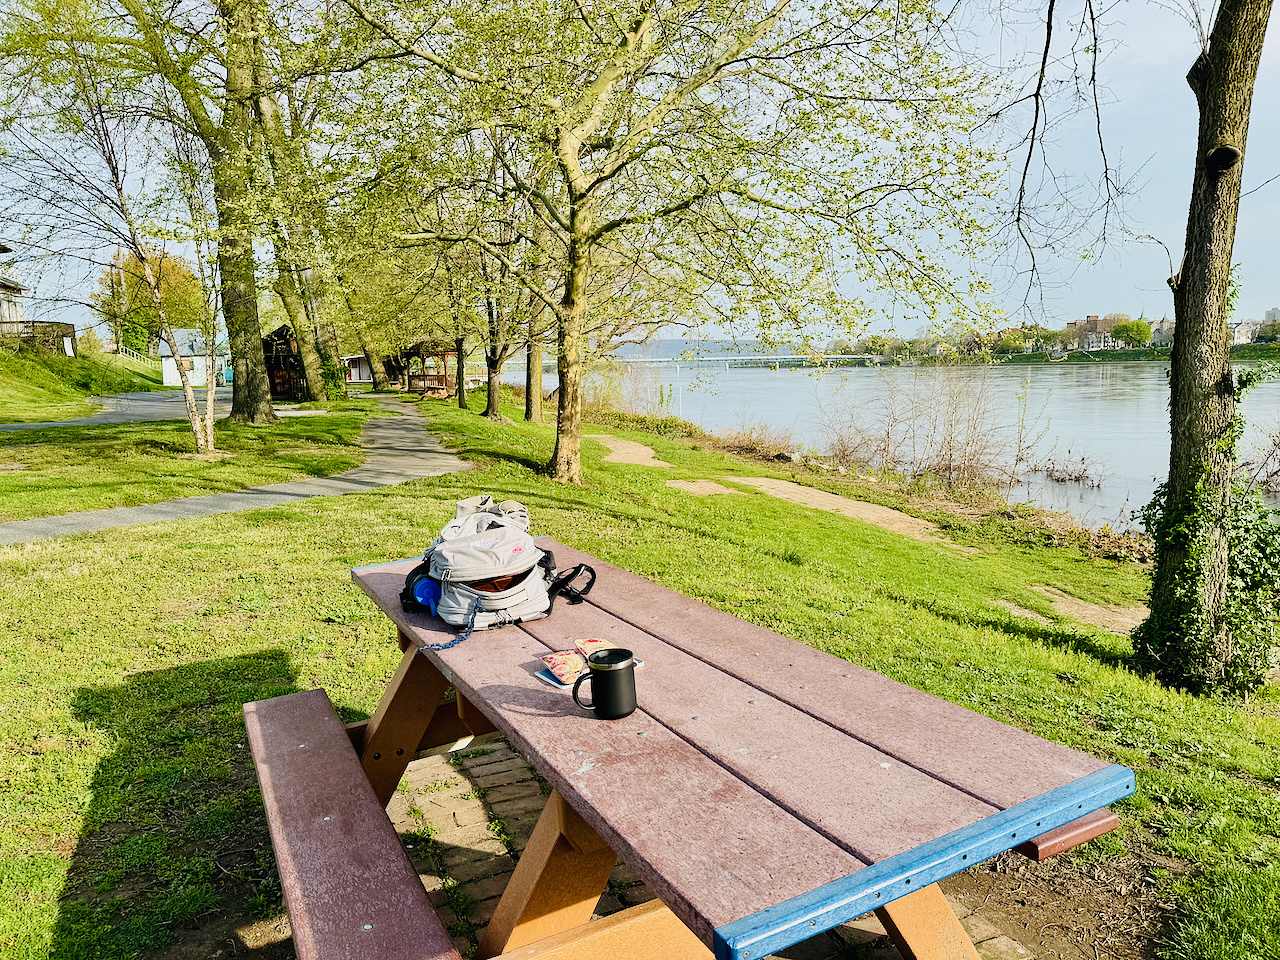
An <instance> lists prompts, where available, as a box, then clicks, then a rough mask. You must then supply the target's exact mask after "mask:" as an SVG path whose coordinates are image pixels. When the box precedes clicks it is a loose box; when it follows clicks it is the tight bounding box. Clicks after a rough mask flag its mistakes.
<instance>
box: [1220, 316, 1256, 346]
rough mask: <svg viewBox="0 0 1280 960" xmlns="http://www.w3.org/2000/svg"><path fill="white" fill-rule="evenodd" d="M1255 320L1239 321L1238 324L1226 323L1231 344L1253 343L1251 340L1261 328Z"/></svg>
mask: <svg viewBox="0 0 1280 960" xmlns="http://www.w3.org/2000/svg"><path fill="white" fill-rule="evenodd" d="M1261 326H1262V324H1260V323H1259V322H1258V321H1257V320H1241V321H1240V322H1239V323H1228V324H1227V330H1228V331H1229V332H1230V333H1231V343H1232V344H1237V343H1253V338H1254V337H1256V336H1257V335H1258V328H1259V327H1261Z"/></svg>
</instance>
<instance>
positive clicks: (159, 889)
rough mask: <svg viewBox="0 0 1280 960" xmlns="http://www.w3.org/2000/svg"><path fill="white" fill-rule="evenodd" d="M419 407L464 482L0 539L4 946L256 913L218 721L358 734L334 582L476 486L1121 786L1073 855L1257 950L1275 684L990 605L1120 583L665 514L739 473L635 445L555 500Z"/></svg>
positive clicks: (239, 788) (252, 808)
mask: <svg viewBox="0 0 1280 960" xmlns="http://www.w3.org/2000/svg"><path fill="white" fill-rule="evenodd" d="M426 406H427V410H428V412H429V415H430V416H431V417H432V418H433V419H434V421H435V423H436V425H437V427H438V429H439V430H440V431H441V433H443V434H445V435H446V436H448V437H449V438H451V440H452V442H453V443H454V444H455V445H456V446H458V447H460V448H462V449H464V450H465V451H466V452H467V454H468V455H469V456H471V457H472V458H473V459H474V460H475V461H476V465H477V468H478V469H477V470H476V471H475V472H471V473H468V474H463V475H454V476H449V477H441V478H435V479H430V480H423V481H417V482H414V483H412V484H407V485H405V486H402V487H394V488H386V489H383V490H379V491H376V492H372V493H369V494H366V495H358V496H348V497H343V498H336V499H317V500H310V501H306V502H304V503H300V504H298V505H296V506H290V507H281V508H274V509H269V510H262V511H257V512H255V513H253V514H248V515H240V516H223V517H209V518H204V519H201V520H195V521H184V522H179V523H173V524H167V525H163V526H156V527H151V528H134V529H128V530H123V531H112V532H110V533H109V534H103V535H98V536H89V537H82V538H74V539H65V540H57V541H48V542H43V543H39V544H33V545H28V546H24V547H19V548H0V579H2V580H3V581H4V582H6V583H7V584H12V586H11V587H10V588H9V589H8V590H6V592H5V593H4V594H3V595H0V745H2V747H0V781H3V782H4V783H5V784H6V789H5V790H4V791H3V792H0V954H3V955H4V956H5V957H6V958H9V957H12V958H14V960H28V958H36V957H43V956H45V955H46V952H47V951H50V947H52V949H51V955H52V956H54V957H60V958H61V957H79V956H90V955H92V956H94V957H102V958H113V957H128V956H134V955H136V954H137V953H138V952H141V951H146V950H148V949H151V948H156V947H160V946H163V945H164V944H166V943H169V942H171V941H172V940H174V939H175V938H189V937H193V936H196V935H197V934H193V933H191V932H189V930H188V928H189V927H203V926H206V925H210V924H214V923H215V920H216V918H217V917H219V916H221V915H223V914H226V913H232V914H238V915H241V916H243V914H244V913H246V912H247V913H248V914H249V915H251V916H268V915H271V914H272V913H274V912H275V911H278V910H279V891H278V889H277V887H276V886H275V878H274V873H273V871H272V870H271V869H270V854H269V845H268V844H267V840H266V836H265V828H264V825H263V822H262V812H261V808H260V805H259V800H258V796H257V793H256V783H255V781H254V777H253V773H252V767H251V764H250V762H249V760H248V757H247V752H246V750H245V747H244V740H243V726H242V721H241V719H240V704H241V703H242V702H243V701H245V700H251V699H257V698H261V697H266V696H272V695H275V694H278V693H282V692H286V691H288V690H292V689H301V688H309V687H313V686H323V687H325V688H326V689H327V690H328V691H329V694H330V696H331V698H332V699H333V701H334V702H335V704H336V705H337V706H338V708H339V710H340V712H342V713H343V714H344V715H345V716H346V717H348V718H356V717H361V716H365V715H367V714H368V712H369V711H371V710H372V708H373V706H374V705H375V703H376V699H377V696H378V692H379V690H380V689H381V687H382V686H383V685H384V683H385V682H386V680H387V678H388V677H389V676H390V674H391V672H392V671H393V670H394V669H395V666H396V663H397V661H398V654H397V651H396V647H395V644H394V642H393V636H394V631H393V629H392V628H391V625H390V623H389V622H388V621H386V619H385V618H383V617H382V616H381V615H380V614H377V613H376V612H375V611H373V609H372V607H371V605H370V604H369V603H368V602H367V601H366V600H365V599H364V597H363V595H361V594H360V593H359V591H358V590H356V589H355V588H354V587H353V586H352V585H351V584H350V581H349V576H348V568H349V567H351V566H355V565H359V564H365V563H373V562H378V561H383V560H390V559H395V558H399V557H405V556H410V555H413V554H415V553H418V552H419V551H420V550H421V549H422V547H423V545H424V544H425V542H426V541H427V540H429V539H430V537H431V536H432V534H433V533H434V531H435V530H437V529H438V528H439V527H440V525H441V524H442V523H443V522H444V521H445V520H446V519H447V518H448V517H450V516H451V515H452V509H453V501H454V500H455V499H457V498H459V497H462V496H466V495H469V494H470V493H472V492H475V491H478V490H487V491H490V492H492V493H493V494H494V495H495V496H498V497H502V498H505V497H515V498H518V499H521V500H523V501H524V502H526V503H527V504H528V505H529V507H530V510H531V512H532V514H533V517H534V522H535V524H536V526H537V530H538V531H539V532H545V533H548V534H551V535H552V536H554V537H557V538H559V539H562V540H564V541H566V542H569V543H572V544H574V545H575V546H578V547H581V548H582V549H585V550H588V551H590V552H593V553H595V554H597V555H598V556H601V557H602V558H604V559H607V560H610V561H613V562H615V563H618V564H620V565H622V566H625V567H627V568H629V569H632V570H635V571H637V572H639V573H641V574H643V575H645V576H648V577H651V578H653V579H655V580H658V581H660V582H662V583H665V584H667V585H669V586H671V587H673V588H675V589H677V590H681V591H683V592H686V593H688V594H690V595H692V596H696V597H699V598H701V599H703V600H706V601H707V602H709V603H712V604H714V605H716V606H719V607H722V608H724V609H727V610H730V611H732V612H733V613H735V614H737V615H739V616H742V617H745V618H747V619H749V620H753V621H755V622H758V623H762V624H764V625H766V626H769V627H771V628H773V629H776V630H779V631H780V632H782V633H784V634H787V635H788V636H792V637H794V638H796V639H798V640H801V641H803V642H807V643H811V644H814V645H815V646H819V647H821V648H823V649H827V650H830V651H831V652H833V653H836V654H838V655H841V656H845V657H848V658H850V659H852V660H856V661H857V662H859V663H863V664H866V665H867V666H870V667H872V668H874V669H877V670H880V671H882V672H884V673H886V674H888V675H890V676H893V677H896V678H898V679H900V680H903V681H905V682H908V683H911V684H913V685H915V686H918V687H920V688H922V689H926V690H929V691H930V692H932V693H935V694H937V695H938V696H942V697H946V698H948V699H950V700H953V701H955V702H958V703H962V704H964V705H966V706H969V707H971V708H973V709H976V710H979V711H981V712H983V713H986V714H989V715H991V716H995V717H998V718H1000V719H1002V720H1005V721H1008V722H1011V723H1015V724H1017V725H1019V726H1022V727H1025V728H1026V729H1029V730H1032V731H1034V732H1036V733H1039V734H1041V735H1042V736H1046V737H1049V738H1051V739H1054V740H1058V741H1060V742H1063V743H1067V744H1069V745H1071V746H1074V747H1077V748H1079V749H1083V750H1087V751H1089V752H1091V753H1095V754H1097V755H1099V756H1101V757H1105V758H1107V759H1112V760H1117V761H1119V762H1122V763H1127V764H1130V765H1132V766H1135V767H1136V768H1138V769H1139V771H1140V774H1139V794H1138V795H1137V797H1135V798H1134V799H1133V800H1131V801H1128V802H1126V803H1124V804H1121V805H1120V812H1121V814H1122V817H1123V819H1124V828H1123V830H1122V831H1121V833H1120V836H1119V837H1116V836H1114V835H1113V836H1112V837H1110V838H1108V839H1106V840H1104V841H1101V842H1099V843H1095V844H1091V845H1090V846H1089V847H1088V848H1086V849H1085V851H1083V852H1082V853H1079V854H1076V855H1077V856H1084V857H1107V856H1114V855H1118V854H1120V853H1122V852H1123V849H1124V846H1125V844H1133V845H1144V846H1146V847H1149V848H1153V849H1155V850H1157V851H1159V852H1161V853H1165V854H1167V855H1171V856H1176V857H1179V858H1182V859H1184V860H1187V861H1190V862H1191V863H1193V864H1194V865H1195V866H1194V869H1193V870H1192V872H1191V873H1189V874H1187V875H1186V876H1184V877H1183V878H1182V879H1180V880H1176V881H1175V880H1173V879H1169V878H1165V877H1163V876H1156V880H1157V881H1158V882H1159V883H1161V884H1163V885H1165V886H1166V887H1167V889H1169V890H1170V892H1171V895H1172V896H1175V897H1176V898H1178V900H1179V903H1180V911H1181V913H1180V916H1181V917H1182V919H1181V921H1179V922H1180V923H1181V926H1178V927H1175V928H1171V929H1170V931H1169V937H1170V942H1169V944H1168V945H1167V946H1166V947H1165V950H1166V953H1167V955H1168V956H1170V957H1173V956H1178V957H1188V958H1206V960H1207V958H1215V960H1227V958H1232V960H1234V958H1241V960H1242V958H1244V957H1250V958H1271V960H1275V958H1277V957H1280V927H1278V926H1277V925H1278V924H1280V919H1278V918H1280V849H1278V848H1277V841H1276V839H1275V838H1276V836H1278V835H1280V802H1278V801H1277V794H1276V789H1275V785H1276V783H1277V778H1278V777H1280V766H1278V764H1277V758H1276V744H1277V742H1278V741H1280V697H1277V694H1276V691H1275V690H1274V689H1270V690H1268V691H1267V692H1266V695H1265V696H1263V697H1259V698H1258V699H1257V700H1256V701H1255V702H1254V703H1253V704H1252V705H1251V706H1249V707H1247V708H1240V707H1238V706H1233V705H1231V704H1226V703H1220V702H1216V701H1205V700H1196V699H1193V698H1190V697H1185V696H1182V695H1181V694H1178V693H1175V692H1169V691H1164V690H1161V689H1159V688H1157V687H1155V686H1153V685H1152V684H1150V683H1148V682H1147V681H1145V680H1143V679H1141V678H1139V677H1136V676H1134V675H1132V674H1130V673H1128V672H1127V671H1126V670H1124V669H1123V666H1122V660H1123V657H1124V655H1125V654H1126V652H1127V650H1128V645H1127V642H1125V641H1124V640H1122V639H1120V638H1116V637H1112V636H1109V635H1106V634H1101V633H1099V632H1097V631H1095V630H1093V629H1091V628H1086V627H1082V626H1080V625H1078V624H1074V623H1072V622H1069V621H1062V620H1059V621H1057V622H1055V623H1054V625H1053V626H1049V627H1044V626H1039V625H1036V624H1033V623H1030V622H1028V621H1026V620H1023V619H1019V618H1017V617H1015V616H1013V615H1011V614H1010V613H1008V612H1007V611H1005V610H1004V609H1002V608H1000V607H999V606H996V605H995V604H994V603H993V601H994V600H996V599H1000V598H1007V599H1010V600H1013V601H1015V602H1016V603H1018V604H1020V605H1022V606H1024V607H1027V608H1029V609H1033V610H1038V611H1040V612H1041V613H1043V614H1045V615H1048V616H1051V615H1052V611H1051V610H1050V609H1049V608H1048V606H1047V605H1046V603H1045V601H1044V600H1043V598H1041V597H1040V596H1039V595H1038V594H1037V593H1035V592H1034V591H1033V590H1031V589H1030V586H1029V585H1030V584H1034V583H1053V584H1054V585H1056V586H1059V587H1061V588H1062V589H1064V590H1068V591H1070V592H1072V593H1075V594H1078V595H1080V596H1082V597H1087V598H1089V599H1094V600H1100V601H1101V600H1105V601H1111V602H1129V601H1132V600H1133V599H1134V598H1135V597H1137V596H1139V595H1140V594H1141V592H1142V589H1143V576H1142V574H1141V572H1140V571H1138V570H1136V569H1135V568H1133V567H1130V566H1118V565H1116V564H1113V563H1110V562H1105V561H1091V560H1088V559H1086V558H1084V557H1083V556H1080V555H1077V554H1074V553H1072V552H1070V551H1053V552H1050V551H1046V550H1043V549H1040V548H1036V547H1023V546H1014V545H1010V544H1008V543H1002V542H1000V540H999V538H998V536H997V534H996V532H994V531H988V532H986V533H984V535H983V536H982V537H981V538H974V539H981V542H982V544H983V545H984V548H985V552H984V553H983V554H982V555H978V556H966V555H961V554H958V553H957V551H955V550H952V549H949V548H947V547H941V546H936V545H928V544H918V543H915V542H912V541H909V540H905V539H903V538H901V537H898V536H895V535H892V534H889V533H886V532H884V531H881V530H879V529H877V528H874V527H869V526H866V525H864V524H860V523H858V522H856V521H852V520H848V519H844V518H841V517H836V516H831V515H827V514H819V513H816V512H814V511H810V510H806V509H804V508H800V507H795V506H791V505H788V504H786V503H782V502H780V501H777V500H774V499H772V498H770V497H767V496H764V495H762V494H758V493H746V494H743V495H735V496H716V497H705V498H697V497H691V496H689V495H687V494H684V493H681V492H679V491H676V490H673V489H671V488H669V487H667V486H666V485H665V481H666V480H667V479H670V478H678V477H703V476H717V475H720V476H726V477H727V478H728V481H729V482H732V475H733V474H735V473H736V474H742V473H749V474H759V473H761V472H765V468H761V467H759V466H757V465H750V466H743V465H740V464H738V463H737V462H736V461H732V460H729V459H727V458H725V457H723V456H721V455H718V454H713V453H709V452H705V451H698V450H693V449H689V448H687V447H685V446H683V445H680V444H679V443H676V442H674V441H668V440H664V439H662V438H659V437H654V436H649V435H643V434H621V435H629V436H631V437H632V438H634V439H637V440H641V441H642V442H646V443H649V444H650V445H652V446H654V447H655V448H656V449H657V451H658V453H659V455H660V456H661V457H662V458H663V459H666V460H668V461H670V462H672V463H673V464H675V465H676V466H675V468H674V469H671V470H659V469H655V468H644V467H633V466H626V465H613V464H602V463H601V457H602V456H603V454H604V450H603V448H601V447H599V446H598V445H597V444H594V443H592V442H590V441H588V442H586V444H585V466H584V476H585V482H584V484H583V486H582V487H580V488H565V487H562V486H557V485H555V484H552V483H550V482H549V481H547V480H546V479H544V478H543V477H542V476H541V475H540V474H539V473H538V472H536V468H537V466H538V465H539V463H540V462H542V461H544V460H545V459H546V457H547V455H548V454H549V453H550V450H551V442H552V437H551V431H550V429H549V428H547V427H533V426H526V425H505V426H496V425H492V424H489V423H487V422H485V421H483V420H481V419H479V418H477V417H475V416H474V415H467V414H459V413H458V412H457V411H455V410H452V409H451V408H448V407H446V406H443V405H440V404H428V405H426ZM588 432H590V431H588ZM614 432H616V431H614ZM783 475H785V474H783ZM780 585H785V589H780ZM468 642H470V643H476V644H477V645H478V648H479V649H483V643H484V640H483V636H477V637H475V638H473V639H472V640H471V641H468ZM1156 873H1157V874H1158V873H1159V871H1156Z"/></svg>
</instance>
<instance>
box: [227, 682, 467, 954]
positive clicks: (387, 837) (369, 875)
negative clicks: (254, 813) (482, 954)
mask: <svg viewBox="0 0 1280 960" xmlns="http://www.w3.org/2000/svg"><path fill="white" fill-rule="evenodd" d="M244 715H245V726H246V729H247V731H248V736H249V745H250V747H251V749H252V752H253V759H254V764H255V765H256V767H257V770H258V781H259V783H260V784H261V786H262V801H263V805H264V807H265V808H266V811H267V824H268V826H269V827H270V830H271V843H272V846H273V847H274V848H275V854H276V865H277V867H278V869H279V872H280V884H281V886H282V887H283V889H284V897H285V902H286V904H287V906H288V908H289V921H290V923H291V925H292V927H293V940H294V946H295V948H296V950H297V954H298V957H299V958H300V960H459V955H458V952H457V950H455V949H454V947H453V944H452V942H451V941H450V939H449V935H448V933H447V932H446V931H445V929H444V927H443V926H442V925H441V923H440V920H439V918H438V917H437V916H436V913H435V911H434V910H433V909H432V907H431V903H430V901H428V899H427V894H426V891H425V890H424V889H423V886H422V881H421V880H420V879H419V877H418V874H417V872H416V871H415V870H414V869H413V865H412V864H411V863H410V862H409V859H408V857H407V855H406V854H405V852H404V848H403V847H402V846H401V844H400V839H399V837H398V836H397V835H396V831H395V828H394V827H393V826H392V825H391V821H390V820H388V819H387V815H386V811H385V810H383V808H382V804H380V803H379V802H378V798H377V796H376V795H375V794H374V792H373V788H372V787H371V786H370V785H369V781H368V780H367V779H366V778H365V774H364V771H363V769H362V768H361V766H360V761H359V760H358V759H357V757H356V754H355V749H354V748H353V747H352V745H351V741H350V739H349V738H348V736H347V733H346V730H345V729H344V728H343V726H342V723H341V721H340V720H339V719H338V716H337V714H336V713H334V710H333V706H332V704H330V702H329V698H328V696H327V695H326V694H325V692H324V691H323V690H307V691H304V692H301V693H293V694H288V695H286V696H282V697H275V698H273V699H271V700H261V701H258V702H256V703H246V704H245V705H244Z"/></svg>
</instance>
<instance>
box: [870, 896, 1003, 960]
mask: <svg viewBox="0 0 1280 960" xmlns="http://www.w3.org/2000/svg"><path fill="white" fill-rule="evenodd" d="M876 916H877V917H879V918H880V922H881V923H883V924H884V928H885V930H886V932H888V934H889V939H890V940H892V941H893V943H894V946H896V947H897V948H898V952H899V953H901V954H902V957H903V960H979V958H978V951H977V950H976V949H974V946H973V941H971V940H970V939H969V934H967V933H966V932H965V929H964V927H962V926H961V925H960V921H959V920H957V919H956V915H955V912H954V911H953V910H952V909H951V904H949V903H947V898H946V897H944V896H943V895H942V891H941V890H940V889H938V885H937V884H936V883H934V884H930V885H929V886H927V887H922V888H921V889H919V890H917V891H916V892H915V893H909V894H907V895H906V896H905V897H900V898H899V899H897V900H895V901H893V903H890V904H888V905H886V906H883V907H881V908H880V909H879V910H877V911H876Z"/></svg>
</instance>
